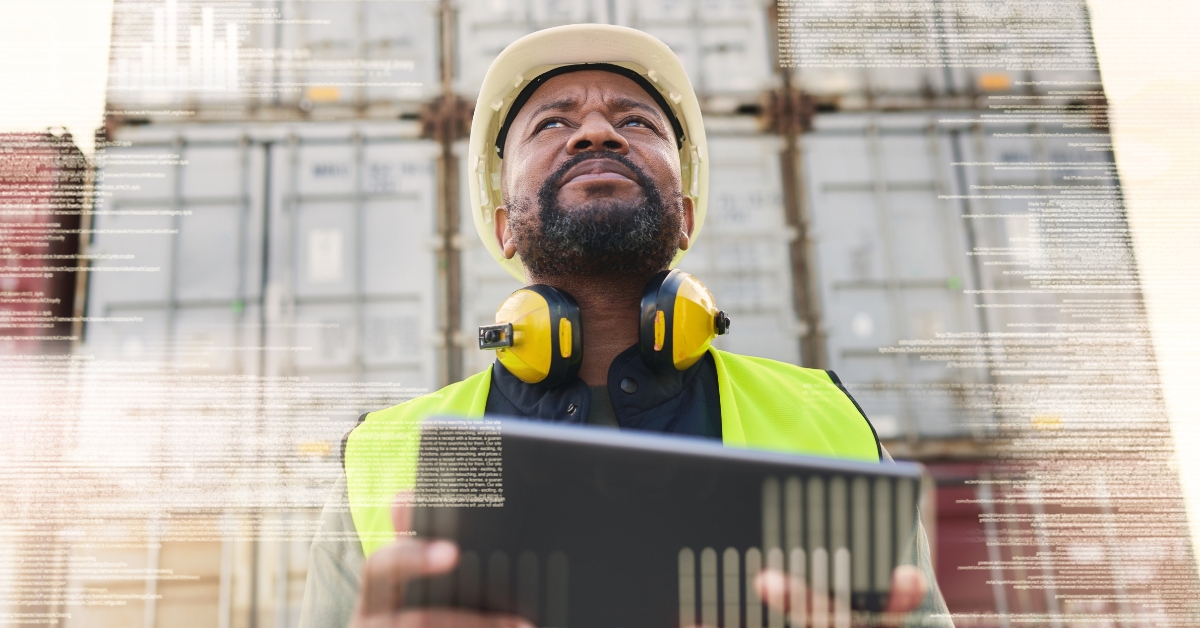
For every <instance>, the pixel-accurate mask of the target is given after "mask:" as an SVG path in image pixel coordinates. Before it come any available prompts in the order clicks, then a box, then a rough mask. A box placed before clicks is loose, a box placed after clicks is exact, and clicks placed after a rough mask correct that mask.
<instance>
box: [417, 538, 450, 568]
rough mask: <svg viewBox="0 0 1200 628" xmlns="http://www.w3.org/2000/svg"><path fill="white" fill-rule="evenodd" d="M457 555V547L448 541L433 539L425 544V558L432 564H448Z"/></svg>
mask: <svg viewBox="0 0 1200 628" xmlns="http://www.w3.org/2000/svg"><path fill="white" fill-rule="evenodd" d="M457 555H458V547H457V546H456V545H454V544H453V543H451V542H449V541H433V542H432V543H430V544H429V545H427V546H425V560H426V561H427V562H428V563H429V564H430V565H432V566H443V565H450V564H452V563H453V562H454V558H455V556H457Z"/></svg>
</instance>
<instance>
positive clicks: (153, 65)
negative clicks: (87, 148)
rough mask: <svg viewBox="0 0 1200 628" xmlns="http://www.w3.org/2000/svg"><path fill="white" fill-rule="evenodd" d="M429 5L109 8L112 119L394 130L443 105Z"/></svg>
mask: <svg viewBox="0 0 1200 628" xmlns="http://www.w3.org/2000/svg"><path fill="white" fill-rule="evenodd" d="M437 11H438V8H437V2H436V1H434V0H353V1H350V2H346V1H342V0H304V1H302V0H284V1H283V2H265V1H262V0H251V1H249V2H239V3H228V2H188V1H186V0H160V1H158V2H133V1H127V0H117V2H116V3H115V4H114V7H113V38H112V49H111V53H110V65H109V86H108V108H109V110H110V112H113V113H115V114H117V115H121V116H124V117H127V118H134V119H138V118H148V119H159V118H161V119H163V120H168V121H178V120H179V115H180V113H181V110H186V111H188V112H189V113H187V116H188V118H187V119H189V120H195V119H217V120H220V119H225V120H246V119H255V118H259V117H279V116H281V115H282V116H283V117H289V116H290V117H293V118H310V117H311V118H328V117H339V118H346V117H364V116H366V117H379V118H394V117H395V116H396V115H398V114H399V113H405V112H407V113H414V112H415V111H416V110H417V104H419V103H420V102H424V101H426V100H428V99H429V98H431V97H432V96H434V95H436V94H438V93H440V90H441V83H440V78H439V77H440V66H439V60H438V59H439V57H438V32H439V28H438V24H439V18H438V14H437Z"/></svg>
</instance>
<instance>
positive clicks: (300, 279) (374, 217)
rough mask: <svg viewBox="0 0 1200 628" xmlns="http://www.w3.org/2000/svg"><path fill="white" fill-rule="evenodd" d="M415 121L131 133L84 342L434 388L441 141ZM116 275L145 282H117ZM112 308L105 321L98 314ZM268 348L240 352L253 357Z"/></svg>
mask: <svg viewBox="0 0 1200 628" xmlns="http://www.w3.org/2000/svg"><path fill="white" fill-rule="evenodd" d="M415 135H416V128H415V125H413V124H411V123H402V122H390V123H382V122H379V123H338V124H306V125H293V124H275V125H154V126H143V127H124V128H121V129H119V130H118V131H117V133H116V135H115V139H116V141H117V142H118V143H120V144H124V145H123V146H116V147H111V148H107V149H106V150H105V151H104V152H103V153H102V154H101V155H100V166H101V170H100V175H99V177H100V179H99V185H100V189H101V191H102V198H101V199H100V205H99V207H100V211H101V212H102V213H101V214H100V215H98V216H97V220H96V228H97V229H98V232H97V234H96V236H95V242H94V244H93V246H94V250H97V251H102V252H104V253H108V254H118V255H128V256H132V259H133V260H134V261H132V262H131V261H130V260H128V259H126V260H120V261H117V260H111V261H110V260H105V261H100V262H98V263H97V266H98V267H99V268H98V272H95V273H93V276H92V280H91V286H90V291H89V301H88V307H89V311H90V312H92V313H93V316H124V317H140V318H141V319H142V320H141V322H131V323H119V324H118V323H98V324H96V325H93V326H92V327H91V328H90V329H89V330H88V335H87V342H88V344H89V345H90V346H92V347H95V348H99V347H103V348H105V350H113V351H117V352H119V353H123V354H126V355H137V354H140V353H146V352H149V353H148V355H154V356H158V357H170V355H172V354H173V355H176V356H177V357H179V358H180V359H183V358H184V357H185V354H187V353H188V351H189V350H195V351H199V350H203V349H205V348H206V347H218V348H224V350H220V349H218V350H213V351H208V354H209V355H208V357H207V359H208V360H210V362H209V364H210V366H211V368H214V369H216V370H217V371H218V372H230V373H263V374H269V375H300V376H312V377H316V378H319V379H334V380H346V381H363V380H366V381H398V382H403V383H404V384H405V385H408V386H414V387H425V388H432V387H433V386H434V385H435V384H436V376H435V374H436V372H437V371H436V363H437V359H436V353H435V350H434V344H435V343H434V340H433V330H434V329H435V328H436V324H435V321H434V320H433V316H434V312H435V311H436V304H435V303H434V299H435V296H434V295H435V284H434V282H435V265H434V251H433V248H432V242H433V237H434V216H435V210H434V200H433V198H434V197H433V194H434V192H433V189H434V172H433V166H432V158H433V155H434V154H435V152H436V147H435V146H434V145H433V144H431V143H430V142H427V141H424V140H419V139H415ZM105 266H123V267H133V268H136V269H137V270H134V271H120V272H116V271H114V272H105V271H104V267H105ZM102 313H103V314H102ZM248 345H249V346H260V347H268V349H266V350H258V351H244V350H237V348H238V347H245V346H248Z"/></svg>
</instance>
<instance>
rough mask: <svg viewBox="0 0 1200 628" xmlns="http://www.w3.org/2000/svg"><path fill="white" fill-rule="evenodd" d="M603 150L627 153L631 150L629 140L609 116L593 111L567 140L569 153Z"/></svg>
mask: <svg viewBox="0 0 1200 628" xmlns="http://www.w3.org/2000/svg"><path fill="white" fill-rule="evenodd" d="M601 150H611V151H613V152H617V153H621V154H626V153H628V152H629V142H627V141H625V138H624V137H621V134H620V133H617V130H616V129H615V128H613V125H612V123H611V122H609V121H608V118H606V117H604V116H602V115H600V114H597V113H593V114H591V115H589V116H587V117H586V118H584V119H583V124H581V125H579V128H578V129H576V130H575V132H574V133H572V134H571V138H570V140H569V141H568V142H567V153H568V154H570V155H575V154H577V153H581V152H583V151H601Z"/></svg>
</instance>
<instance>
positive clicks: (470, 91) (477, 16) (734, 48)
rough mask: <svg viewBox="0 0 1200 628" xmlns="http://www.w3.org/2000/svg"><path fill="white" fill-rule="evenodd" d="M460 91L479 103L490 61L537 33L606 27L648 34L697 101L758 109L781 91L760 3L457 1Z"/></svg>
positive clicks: (745, 0) (709, 0)
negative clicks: (769, 94) (762, 97)
mask: <svg viewBox="0 0 1200 628" xmlns="http://www.w3.org/2000/svg"><path fill="white" fill-rule="evenodd" d="M456 9H457V14H458V41H457V45H458V67H457V70H456V73H457V78H456V82H455V89H456V91H458V93H460V94H462V95H464V96H466V97H469V98H471V99H474V98H475V95H476V94H477V93H478V92H479V86H480V85H481V84H482V83H483V76H484V74H485V73H487V69H488V66H490V65H491V63H492V60H493V59H495V58H496V55H498V54H499V53H500V51H501V50H503V49H504V47H505V46H507V45H508V44H510V43H512V42H514V41H516V40H517V39H519V38H521V37H523V36H524V35H527V34H529V33H532V32H533V31H536V30H540V29H543V28H549V27H551V26H559V25H562V24H577V23H588V22H594V23H604V24H617V25H620V26H628V27H631V28H636V29H639V30H643V31H645V32H647V33H650V34H651V35H654V36H655V37H658V38H659V39H661V40H663V42H664V43H666V44H667V45H668V46H669V47H670V48H671V50H672V51H674V52H675V54H676V55H678V56H679V58H680V60H681V61H682V62H683V65H684V68H685V69H686V70H687V73H688V77H689V78H691V80H692V86H693V87H694V88H695V89H696V93H697V94H698V95H699V96H700V97H701V98H702V99H703V98H708V97H726V98H728V97H733V98H737V99H738V100H739V102H740V101H742V100H745V101H750V102H757V98H758V95H759V94H760V93H761V92H763V91H764V90H767V89H770V88H771V86H773V85H774V84H775V79H774V70H773V65H772V62H771V59H770V52H769V50H768V42H769V41H770V39H769V37H768V35H769V34H770V33H769V31H768V26H767V23H766V11H765V9H764V6H763V4H761V3H760V2H758V1H757V0H654V1H652V2H634V1H632V0H591V1H582V2H558V3H556V2H546V1H544V0H459V1H458V2H457V3H456Z"/></svg>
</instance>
